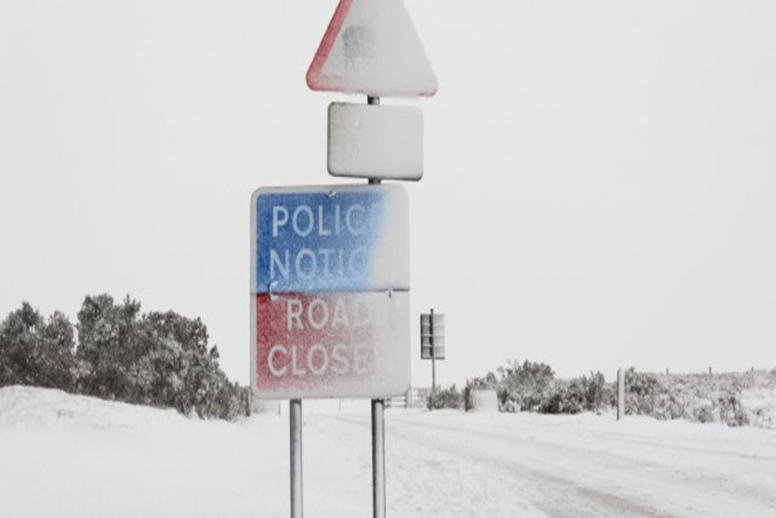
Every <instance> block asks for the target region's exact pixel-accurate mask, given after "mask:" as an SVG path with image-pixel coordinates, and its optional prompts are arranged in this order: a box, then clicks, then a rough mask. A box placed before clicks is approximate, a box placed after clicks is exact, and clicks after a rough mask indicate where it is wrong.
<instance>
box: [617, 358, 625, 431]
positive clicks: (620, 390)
mask: <svg viewBox="0 0 776 518" xmlns="http://www.w3.org/2000/svg"><path fill="white" fill-rule="evenodd" d="M623 417H625V370H624V369H617V420H618V421H619V420H620V419H622V418H623Z"/></svg>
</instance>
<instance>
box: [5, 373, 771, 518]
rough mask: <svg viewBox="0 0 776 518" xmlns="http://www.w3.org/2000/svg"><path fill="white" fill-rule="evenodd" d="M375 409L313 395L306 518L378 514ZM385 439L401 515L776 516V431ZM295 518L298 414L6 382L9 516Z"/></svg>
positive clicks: (504, 423) (484, 424)
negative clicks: (232, 410)
mask: <svg viewBox="0 0 776 518" xmlns="http://www.w3.org/2000/svg"><path fill="white" fill-rule="evenodd" d="M316 408H317V410H316ZM368 408H369V403H368V402H367V401H351V402H347V404H346V405H345V406H344V408H343V411H342V413H341V414H340V413H339V411H338V406H336V405H329V406H326V405H314V404H308V403H307V402H305V417H304V421H305V427H304V463H305V479H304V488H305V512H306V515H307V516H310V517H349V516H362V517H363V516H370V515H371V471H370V447H371V442H370V440H371V439H370V433H369V415H368ZM386 441H387V445H386V448H387V481H388V482H387V484H388V486H387V495H388V516H392V517H421V516H422V517H432V516H440V517H467V518H468V517H540V516H552V517H587V516H589V517H609V516H611V517H615V516H617V517H631V516H633V517H673V516H675V517H696V516H697V517H700V516H703V517H725V518H730V517H735V516H741V517H748V518H756V517H763V518H773V517H774V516H776V433H775V432H774V431H773V430H764V429H757V428H729V427H725V426H721V425H708V424H707V425H700V424H692V423H687V422H681V421H669V422H664V421H655V420H652V419H649V418H635V417H634V418H629V419H627V420H625V421H622V422H617V421H615V420H614V419H613V418H612V417H611V416H594V415H589V414H587V415H578V416H560V417H558V416H542V415H534V414H517V415H513V414H462V413H459V412H453V411H443V412H434V413H428V412H424V411H417V410H403V409H402V410H399V409H389V410H388V412H387V416H386ZM287 515H288V418H287V416H285V415H284V416H280V417H279V416H278V415H277V414H276V413H272V414H263V415H259V416H254V417H252V418H250V419H249V420H247V421H246V422H244V423H240V424H230V423H225V422H220V421H200V420H190V419H186V418H185V417H182V416H179V415H178V414H176V413H175V412H173V411H164V410H156V409H151V408H145V407H136V406H130V405H125V404H121V403H111V402H106V401H101V400H96V399H91V398H87V397H83V396H71V395H66V394H64V393H62V392H59V391H54V390H43V389H33V388H26V387H7V388H3V389H0V516H3V517H6V516H8V517H14V518H16V517H50V516H57V517H102V516H110V517H144V518H145V517H149V518H151V517H165V518H170V517H178V516H180V517H186V518H195V517H220V516H223V517H230V518H231V517H235V518H237V517H249V516H250V517H257V516H260V517H275V516H277V517H285V516H287Z"/></svg>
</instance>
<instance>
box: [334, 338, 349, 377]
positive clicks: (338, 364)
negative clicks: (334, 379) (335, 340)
mask: <svg viewBox="0 0 776 518" xmlns="http://www.w3.org/2000/svg"><path fill="white" fill-rule="evenodd" d="M347 352H348V351H347V348H346V347H345V346H344V345H343V344H337V345H335V346H334V347H333V348H332V350H331V363H332V365H331V370H332V371H333V372H334V374H347V373H348V371H349V370H350V362H348V357H347V356H346V353H347Z"/></svg>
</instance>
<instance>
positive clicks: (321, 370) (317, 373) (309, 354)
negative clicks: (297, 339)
mask: <svg viewBox="0 0 776 518" xmlns="http://www.w3.org/2000/svg"><path fill="white" fill-rule="evenodd" d="M316 351H320V352H321V358H323V361H322V362H321V364H320V365H318V366H317V367H316V366H315V364H314V362H313V357H314V356H315V353H316ZM328 366H329V354H328V353H327V352H326V348H325V347H324V346H323V345H321V344H315V345H313V346H312V347H310V350H309V351H307V367H309V369H310V372H312V373H313V374H314V375H315V376H320V375H321V374H323V373H324V372H326V368H327V367H328Z"/></svg>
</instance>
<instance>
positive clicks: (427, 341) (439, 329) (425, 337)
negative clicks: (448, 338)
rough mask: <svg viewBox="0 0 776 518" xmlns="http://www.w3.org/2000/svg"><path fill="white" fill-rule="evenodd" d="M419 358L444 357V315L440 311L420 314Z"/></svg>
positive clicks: (437, 358)
mask: <svg viewBox="0 0 776 518" xmlns="http://www.w3.org/2000/svg"><path fill="white" fill-rule="evenodd" d="M420 358H421V359H422V360H431V359H434V360H444V359H445V316H444V314H442V313H422V314H421V315H420Z"/></svg>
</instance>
